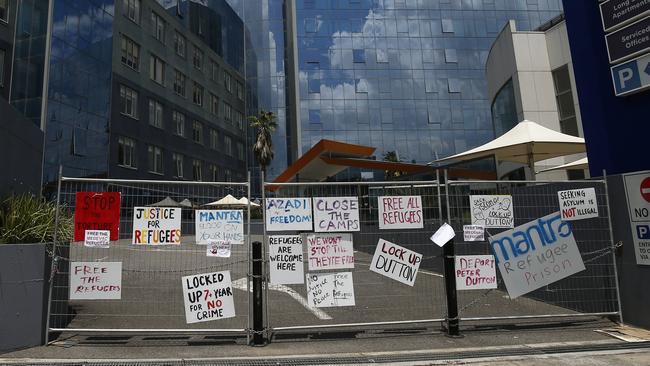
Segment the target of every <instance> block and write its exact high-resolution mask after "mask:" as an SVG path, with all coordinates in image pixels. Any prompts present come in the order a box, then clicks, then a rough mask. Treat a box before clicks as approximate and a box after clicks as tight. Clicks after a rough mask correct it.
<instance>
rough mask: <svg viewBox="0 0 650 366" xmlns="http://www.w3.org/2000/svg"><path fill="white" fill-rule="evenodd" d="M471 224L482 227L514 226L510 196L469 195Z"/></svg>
mask: <svg viewBox="0 0 650 366" xmlns="http://www.w3.org/2000/svg"><path fill="white" fill-rule="evenodd" d="M469 203H470V205H469V207H470V212H471V215H472V225H480V226H483V227H484V228H509V227H514V226H515V215H514V213H513V211H512V196H508V195H493V196H469Z"/></svg>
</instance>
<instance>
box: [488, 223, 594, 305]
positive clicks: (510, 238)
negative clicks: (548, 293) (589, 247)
mask: <svg viewBox="0 0 650 366" xmlns="http://www.w3.org/2000/svg"><path fill="white" fill-rule="evenodd" d="M489 241H490V247H491V248H492V253H493V254H494V258H495V260H496V263H497V265H498V267H499V272H501V277H502V278H503V282H504V283H505V284H506V288H507V289H508V294H509V295H510V297H511V298H513V299H514V298H516V297H519V296H521V295H524V294H526V293H529V292H531V291H533V290H535V289H538V288H540V287H543V286H546V285H548V284H551V283H553V282H555V281H559V280H561V279H563V278H565V277H568V276H571V275H572V274H574V273H578V272H580V271H582V270H584V269H585V266H584V264H583V262H582V257H581V256H580V251H579V250H578V246H577V245H576V241H575V239H574V238H573V232H572V230H571V224H570V223H569V222H567V221H562V219H561V217H560V213H559V212H556V213H552V214H550V215H547V216H544V217H542V218H540V219H537V220H533V221H531V222H529V223H526V224H523V225H520V226H517V227H516V228H514V229H512V230H508V231H504V232H503V233H500V234H497V235H494V236H492V237H490V238H489Z"/></svg>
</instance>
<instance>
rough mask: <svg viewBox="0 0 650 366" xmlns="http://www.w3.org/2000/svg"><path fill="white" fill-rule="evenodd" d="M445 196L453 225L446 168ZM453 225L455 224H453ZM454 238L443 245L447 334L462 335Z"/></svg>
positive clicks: (448, 217) (448, 213)
mask: <svg viewBox="0 0 650 366" xmlns="http://www.w3.org/2000/svg"><path fill="white" fill-rule="evenodd" d="M445 187H446V189H445V196H446V202H447V220H448V222H449V224H450V225H452V219H451V209H450V207H449V177H448V174H447V170H445ZM452 226H453V225H452ZM454 249H455V248H454V239H453V238H452V239H451V240H450V241H449V242H448V243H447V244H445V245H444V246H443V247H442V255H443V258H444V261H443V265H444V271H445V292H446V295H447V335H448V336H450V337H460V321H459V319H458V293H457V292H456V275H455V273H454V272H455V271H456V269H455V266H456V258H455V253H454Z"/></svg>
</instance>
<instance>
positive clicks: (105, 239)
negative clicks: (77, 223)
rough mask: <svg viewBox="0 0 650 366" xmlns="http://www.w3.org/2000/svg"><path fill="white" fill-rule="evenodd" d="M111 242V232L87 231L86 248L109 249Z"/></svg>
mask: <svg viewBox="0 0 650 366" xmlns="http://www.w3.org/2000/svg"><path fill="white" fill-rule="evenodd" d="M110 240H111V232H110V231H109V230H86V235H85V237H84V246H86V247H89V248H108V247H109V245H110Z"/></svg>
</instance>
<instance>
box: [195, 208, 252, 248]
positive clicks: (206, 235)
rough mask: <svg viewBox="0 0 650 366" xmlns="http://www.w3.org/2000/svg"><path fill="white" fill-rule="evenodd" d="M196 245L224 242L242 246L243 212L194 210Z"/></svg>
mask: <svg viewBox="0 0 650 366" xmlns="http://www.w3.org/2000/svg"><path fill="white" fill-rule="evenodd" d="M195 221H196V223H195V227H196V244H208V243H209V242H212V241H224V242H230V243H231V244H244V211H242V210H196V217H195Z"/></svg>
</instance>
